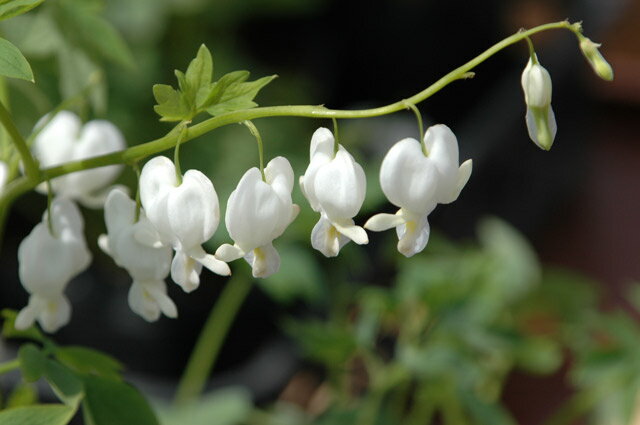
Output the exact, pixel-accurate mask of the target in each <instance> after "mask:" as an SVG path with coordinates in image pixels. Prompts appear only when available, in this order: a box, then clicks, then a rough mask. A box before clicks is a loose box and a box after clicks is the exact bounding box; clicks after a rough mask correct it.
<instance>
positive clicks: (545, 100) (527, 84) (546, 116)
mask: <svg viewBox="0 0 640 425" xmlns="http://www.w3.org/2000/svg"><path fill="white" fill-rule="evenodd" d="M521 83H522V90H523V92H524V101H525V103H526V104H527V114H526V122H527V129H528V131H529V137H530V138H531V140H533V142H534V143H535V144H536V145H538V147H540V148H541V149H544V150H547V151H548V150H549V149H551V145H552V144H553V140H554V139H555V137H556V132H557V130H558V128H557V126H556V119H555V115H554V113H553V109H552V108H551V92H552V86H551V77H550V76H549V72H547V70H546V69H544V67H543V66H542V65H540V64H539V63H538V58H537V56H536V55H535V54H533V56H532V57H531V58H530V59H529V62H528V63H527V66H526V67H525V69H524V71H523V72H522V79H521Z"/></svg>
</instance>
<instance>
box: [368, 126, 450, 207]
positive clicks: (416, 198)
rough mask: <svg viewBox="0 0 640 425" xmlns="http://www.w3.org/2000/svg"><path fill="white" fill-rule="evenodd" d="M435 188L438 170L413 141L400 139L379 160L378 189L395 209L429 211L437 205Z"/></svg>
mask: <svg viewBox="0 0 640 425" xmlns="http://www.w3.org/2000/svg"><path fill="white" fill-rule="evenodd" d="M437 185H438V171H437V168H436V167H435V165H434V163H433V162H432V161H430V160H429V159H428V158H427V157H425V156H424V154H423V153H422V148H421V147H420V143H419V142H418V141H417V140H415V139H411V138H407V139H403V140H400V141H399V142H397V143H396V144H395V145H393V146H392V147H391V149H390V150H389V152H388V153H387V155H386V156H385V157H384V159H383V160H382V166H381V167H380V186H381V187H382V191H383V192H384V194H385V195H386V196H387V199H389V201H390V202H391V203H392V204H394V205H396V206H397V207H400V208H404V209H407V210H409V211H413V212H415V213H421V214H422V213H428V212H430V211H432V210H433V208H435V206H436V204H437V199H436V190H437Z"/></svg>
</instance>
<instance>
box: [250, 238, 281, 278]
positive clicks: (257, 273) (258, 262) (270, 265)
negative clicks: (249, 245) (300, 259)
mask: <svg viewBox="0 0 640 425" xmlns="http://www.w3.org/2000/svg"><path fill="white" fill-rule="evenodd" d="M244 258H245V260H247V262H248V263H249V264H250V265H251V270H252V274H253V277H256V278H258V277H261V278H265V277H269V276H271V275H272V274H274V273H275V272H277V271H278V270H279V269H280V254H278V251H277V250H276V249H275V248H274V247H273V245H272V244H270V243H269V244H267V245H265V246H261V247H259V248H256V249H254V250H252V251H251V252H249V253H248V254H247V255H246V256H245V257H244Z"/></svg>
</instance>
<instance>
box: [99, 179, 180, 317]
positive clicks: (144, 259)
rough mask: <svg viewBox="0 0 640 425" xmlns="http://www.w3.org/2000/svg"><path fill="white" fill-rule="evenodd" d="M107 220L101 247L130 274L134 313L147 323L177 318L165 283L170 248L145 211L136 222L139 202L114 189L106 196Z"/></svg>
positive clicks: (130, 296)
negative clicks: (162, 317)
mask: <svg viewBox="0 0 640 425" xmlns="http://www.w3.org/2000/svg"><path fill="white" fill-rule="evenodd" d="M104 218H105V223H106V225H107V233H108V235H100V237H99V239H98V245H99V246H100V248H101V249H102V250H103V251H104V252H105V253H107V254H108V255H110V256H111V257H112V258H113V260H114V261H115V263H116V264H117V265H118V266H120V267H122V268H124V269H125V270H126V271H127V272H129V275H131V278H132V279H133V283H132V285H131V288H130V289H129V306H130V307H131V310H133V311H134V312H135V313H137V314H138V315H140V316H142V317H143V318H144V319H145V320H147V321H148V322H153V321H156V320H158V319H159V318H160V314H164V315H165V316H167V317H171V318H175V317H177V316H178V311H177V309H176V306H175V304H174V303H173V301H172V300H171V298H169V297H168V296H167V286H166V284H165V282H164V280H165V279H166V278H167V276H168V275H169V271H170V270H171V248H170V247H168V246H163V245H161V243H160V237H159V235H158V234H157V232H156V230H155V228H154V227H153V225H152V224H151V222H150V221H149V220H148V219H147V217H146V216H145V213H144V210H141V211H140V217H139V219H138V221H136V203H135V202H134V201H133V200H131V199H130V198H129V196H128V195H127V194H125V193H124V192H123V191H121V190H119V189H114V190H112V191H111V192H110V193H109V195H108V196H107V201H106V202H105V205H104ZM140 235H143V237H142V238H141V237H140ZM139 239H140V240H142V242H141V241H140V240H139ZM149 241H152V242H153V246H150V245H149V244H148V242H149Z"/></svg>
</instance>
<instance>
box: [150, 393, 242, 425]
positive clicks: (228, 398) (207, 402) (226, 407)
mask: <svg viewBox="0 0 640 425" xmlns="http://www.w3.org/2000/svg"><path fill="white" fill-rule="evenodd" d="M252 409H253V403H252V402H251V395H250V394H248V393H247V391H246V390H244V389H242V388H225V389H223V390H218V391H214V392H212V393H210V394H206V395H205V396H204V397H202V398H201V399H199V400H198V401H197V402H194V403H191V404H188V405H186V406H183V407H177V408H172V409H169V410H164V411H161V412H160V413H159V415H160V421H161V423H162V425H183V424H189V425H211V424H212V421H214V422H215V424H216V425H237V424H240V423H244V421H245V420H246V419H247V418H248V417H249V414H250V413H251V411H252Z"/></svg>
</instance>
